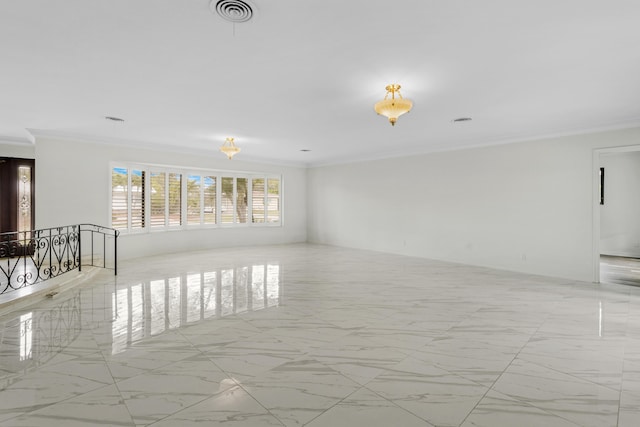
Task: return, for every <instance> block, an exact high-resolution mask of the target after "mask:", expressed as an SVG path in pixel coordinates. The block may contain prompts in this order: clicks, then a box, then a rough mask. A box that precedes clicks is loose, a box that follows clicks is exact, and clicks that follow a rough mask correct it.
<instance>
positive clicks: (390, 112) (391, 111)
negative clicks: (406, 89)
mask: <svg viewBox="0 0 640 427" xmlns="http://www.w3.org/2000/svg"><path fill="white" fill-rule="evenodd" d="M385 89H386V90H387V94H386V95H385V96H384V99H383V100H382V101H379V102H376V105H375V106H374V107H373V108H374V110H375V111H376V113H378V114H380V115H382V116H385V117H387V118H388V119H389V123H391V126H395V124H396V122H397V121H398V117H400V116H401V115H403V114H405V113H408V112H409V111H411V108H412V107H413V102H411V101H410V100H408V99H405V98H403V97H402V95H401V94H400V85H399V84H390V85H387V87H385ZM389 94H391V98H389ZM396 94H397V95H398V97H397V98H396Z"/></svg>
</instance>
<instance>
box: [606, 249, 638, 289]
mask: <svg viewBox="0 0 640 427" xmlns="http://www.w3.org/2000/svg"><path fill="white" fill-rule="evenodd" d="M600 283H614V284H618V285H630V286H640V258H625V257H617V256H609V255H601V256H600Z"/></svg>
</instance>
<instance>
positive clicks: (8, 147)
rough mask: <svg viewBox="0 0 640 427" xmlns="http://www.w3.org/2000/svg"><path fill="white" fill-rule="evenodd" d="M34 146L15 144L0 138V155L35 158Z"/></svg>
mask: <svg viewBox="0 0 640 427" xmlns="http://www.w3.org/2000/svg"><path fill="white" fill-rule="evenodd" d="M35 155H36V154H35V146H34V145H33V144H28V143H24V144H16V143H12V142H5V141H3V140H2V139H0V157H16V158H20V159H33V158H35Z"/></svg>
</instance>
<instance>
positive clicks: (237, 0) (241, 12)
mask: <svg viewBox="0 0 640 427" xmlns="http://www.w3.org/2000/svg"><path fill="white" fill-rule="evenodd" d="M209 7H211V10H215V12H216V13H217V14H218V16H220V17H221V18H222V19H224V20H227V21H229V22H233V23H240V22H247V21H248V20H250V19H251V18H252V17H253V15H254V13H255V12H254V10H253V6H251V3H249V2H248V1H246V0H212V1H211V3H210V5H209Z"/></svg>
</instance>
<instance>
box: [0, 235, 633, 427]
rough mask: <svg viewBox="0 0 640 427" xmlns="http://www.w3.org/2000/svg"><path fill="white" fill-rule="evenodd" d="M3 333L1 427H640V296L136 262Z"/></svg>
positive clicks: (313, 259)
mask: <svg viewBox="0 0 640 427" xmlns="http://www.w3.org/2000/svg"><path fill="white" fill-rule="evenodd" d="M112 274H113V272H112V271H108V270H104V271H101V272H100V273H99V274H97V275H95V276H93V278H92V279H91V281H90V283H86V284H83V285H82V286H81V287H79V288H75V289H71V290H68V291H65V292H63V293H61V294H59V295H58V296H57V297H56V298H54V299H53V300H49V301H46V302H45V303H40V304H38V305H37V306H35V307H31V308H29V309H27V310H21V311H19V312H14V313H12V314H10V315H6V316H4V317H2V318H0V333H1V336H0V384H1V387H0V426H12V427H18V426H65V427H73V426H96V425H101V426H155V427H160V426H163V427H164V426H179V427H188V426H196V425H198V426H214V425H225V426H234V427H235V426H250V427H260V426H303V425H304V426H309V427H324V426H326V427H341V426H344V427H347V426H348V427H354V426H356V427H357V426H367V427H377V426H384V427H389V426H401V427H414V426H464V427H470V426H487V427H496V426H518V427H528V426H545V427H555V426H558V427H560V426H562V427H576V426H583V427H584V426H594V427H604V426H620V427H623V426H624V427H626V426H633V427H636V426H638V425H640V288H638V287H632V286H622V285H594V284H591V283H585V282H572V281H569V280H564V279H555V278H546V277H539V276H532V275H523V274H516V273H510V272H505V271H498V270H491V269H487V268H478V267H471V266H465V265H459V264H448V263H443V262H436V261H430V260H424V259H417V258H409V257H402V256H395V255H386V254H380V253H374V252H367V251H358V250H350V249H342V248H334V247H327V246H318V245H302V244H301V245H283V246H269V247H253V248H236V249H229V250H224V251H222V250H214V251H205V252H194V253H189V254H182V255H177V256H176V255H174V256H167V257H153V258H145V259H142V260H136V261H134V262H122V263H121V264H120V269H119V275H118V276H117V278H116V277H114V276H113V275H112Z"/></svg>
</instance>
